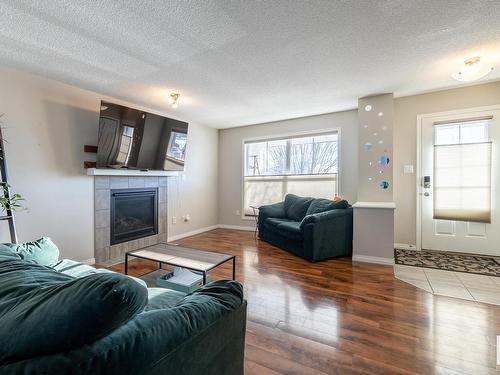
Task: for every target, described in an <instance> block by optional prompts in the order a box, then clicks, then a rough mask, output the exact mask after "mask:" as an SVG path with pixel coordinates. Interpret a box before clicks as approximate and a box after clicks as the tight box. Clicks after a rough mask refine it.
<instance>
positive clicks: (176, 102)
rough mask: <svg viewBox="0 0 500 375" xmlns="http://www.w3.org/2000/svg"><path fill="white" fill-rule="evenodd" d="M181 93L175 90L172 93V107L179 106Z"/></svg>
mask: <svg viewBox="0 0 500 375" xmlns="http://www.w3.org/2000/svg"><path fill="white" fill-rule="evenodd" d="M179 96H181V94H179V93H178V92H173V93H171V94H170V98H171V99H170V104H172V108H177V107H178V106H179Z"/></svg>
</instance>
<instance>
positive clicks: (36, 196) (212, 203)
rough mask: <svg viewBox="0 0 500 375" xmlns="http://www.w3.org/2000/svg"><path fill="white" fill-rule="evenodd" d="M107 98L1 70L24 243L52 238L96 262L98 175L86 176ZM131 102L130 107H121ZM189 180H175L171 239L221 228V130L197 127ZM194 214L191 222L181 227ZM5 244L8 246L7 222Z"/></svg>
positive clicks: (0, 233)
mask: <svg viewBox="0 0 500 375" xmlns="http://www.w3.org/2000/svg"><path fill="white" fill-rule="evenodd" d="M101 99H107V100H111V101H115V102H120V101H119V100H115V99H112V98H108V97H105V96H103V95H100V94H97V93H93V92H89V91H85V90H81V89H79V88H76V87H72V86H69V85H65V84H62V83H59V82H56V81H52V80H48V79H44V78H41V77H38V76H34V75H30V74H27V73H23V72H19V71H15V70H11V69H4V68H0V113H4V114H5V116H4V118H3V122H4V124H3V127H4V136H5V138H6V139H7V140H8V143H7V145H6V152H7V162H8V167H9V172H10V183H11V185H12V187H13V190H14V191H16V192H19V193H22V194H23V195H24V196H25V197H26V205H27V206H28V207H29V211H28V212H19V213H17V214H16V219H17V227H18V235H19V237H20V240H21V241H28V240H32V239H36V238H38V237H41V236H50V237H52V238H53V239H54V241H55V242H56V243H57V244H58V245H59V247H60V249H61V252H62V255H63V256H64V257H67V258H73V259H76V260H86V259H91V258H93V256H94V255H93V251H94V231H93V227H94V224H93V220H94V215H93V204H94V196H93V178H92V177H90V176H86V175H85V174H84V172H85V171H84V170H83V168H82V165H83V161H84V160H88V159H89V158H91V157H92V156H91V155H85V154H84V153H83V145H84V144H96V143H97V125H98V112H97V111H98V109H99V101H100V100H101ZM122 104H127V103H122ZM191 125H192V126H191V128H190V130H189V136H190V139H189V142H190V143H189V145H188V147H189V150H188V154H187V160H186V172H185V174H184V175H185V177H182V176H181V177H176V178H173V179H172V180H170V182H171V184H170V189H169V190H170V196H169V198H168V199H169V202H170V207H169V216H170V217H171V216H173V215H175V216H177V217H178V218H179V220H178V224H176V225H172V224H171V220H169V223H170V227H169V235H170V236H173V235H177V234H180V233H183V232H188V231H192V230H196V229H199V228H202V227H206V226H210V225H215V224H217V213H216V212H217V203H216V202H217V195H216V194H217V193H216V192H217V142H218V135H217V130H215V129H211V128H207V127H204V126H200V125H196V124H191ZM186 213H189V214H190V215H191V217H192V220H191V221H190V222H188V223H182V222H181V220H180V217H181V216H182V215H184V214H186ZM0 225H1V226H0V240H2V241H8V240H9V239H8V236H7V233H8V230H7V225H6V222H3V223H1V224H0Z"/></svg>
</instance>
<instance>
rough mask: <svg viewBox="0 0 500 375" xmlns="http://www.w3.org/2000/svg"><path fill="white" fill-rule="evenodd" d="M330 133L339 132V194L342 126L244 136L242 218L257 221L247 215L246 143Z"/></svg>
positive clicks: (242, 154) (242, 145)
mask: <svg viewBox="0 0 500 375" xmlns="http://www.w3.org/2000/svg"><path fill="white" fill-rule="evenodd" d="M328 133H337V195H342V192H341V186H342V183H341V181H342V179H341V175H342V169H341V168H342V133H341V128H337V127H335V128H326V129H325V128H323V129H317V130H305V131H299V132H292V133H280V134H269V135H263V136H260V137H251V138H244V139H242V140H241V202H240V214H241V215H240V216H241V219H242V220H250V221H255V217H254V216H248V215H245V164H246V160H245V144H246V143H249V142H268V141H272V140H278V139H283V138H295V137H307V136H313V135H324V134H328Z"/></svg>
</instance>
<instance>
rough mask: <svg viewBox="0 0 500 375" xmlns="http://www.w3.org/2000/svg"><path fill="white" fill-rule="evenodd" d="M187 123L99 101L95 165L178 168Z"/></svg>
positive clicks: (182, 164) (185, 139) (182, 155)
mask: <svg viewBox="0 0 500 375" xmlns="http://www.w3.org/2000/svg"><path fill="white" fill-rule="evenodd" d="M187 134H188V124H187V123H186V122H182V121H178V120H174V119H171V118H168V117H162V116H159V115H155V114H153V113H148V112H144V111H140V110H138V109H134V108H129V107H124V106H122V105H118V104H114V103H109V102H105V101H101V113H100V116H99V138H98V141H97V168H129V169H140V170H161V171H182V170H184V159H185V157H186V144H187Z"/></svg>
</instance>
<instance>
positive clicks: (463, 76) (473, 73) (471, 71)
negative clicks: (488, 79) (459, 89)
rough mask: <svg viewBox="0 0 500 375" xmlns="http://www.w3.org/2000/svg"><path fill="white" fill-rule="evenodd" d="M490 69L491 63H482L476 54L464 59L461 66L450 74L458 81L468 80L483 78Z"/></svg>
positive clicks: (491, 68)
mask: <svg viewBox="0 0 500 375" xmlns="http://www.w3.org/2000/svg"><path fill="white" fill-rule="evenodd" d="M492 70H493V66H492V65H491V64H484V63H482V62H481V58H480V57H479V56H476V57H472V58H470V59H467V60H465V61H464V65H463V66H462V68H461V69H460V70H459V71H458V72H455V73H453V74H452V75H451V76H452V77H453V78H454V79H456V80H457V81H460V82H470V81H475V80H477V79H481V78H483V77H484V76H486V75H487V74H488V73H489V72H491V71H492Z"/></svg>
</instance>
